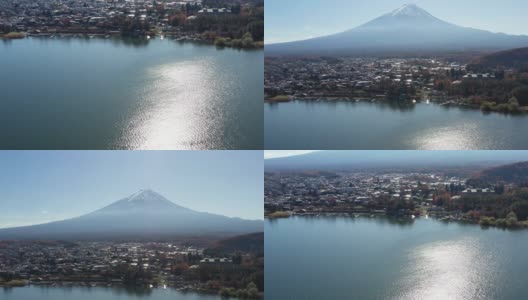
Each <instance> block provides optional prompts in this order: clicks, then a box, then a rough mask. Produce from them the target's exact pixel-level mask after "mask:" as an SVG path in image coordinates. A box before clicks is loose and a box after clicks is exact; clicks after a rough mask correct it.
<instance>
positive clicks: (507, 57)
mask: <svg viewBox="0 0 528 300" xmlns="http://www.w3.org/2000/svg"><path fill="white" fill-rule="evenodd" d="M468 68H469V69H471V70H486V69H521V68H524V69H526V70H528V47H525V48H517V49H511V50H506V51H501V52H496V53H492V54H488V55H485V56H482V57H480V58H478V59H476V60H474V61H473V62H471V63H470V64H469V66H468Z"/></svg>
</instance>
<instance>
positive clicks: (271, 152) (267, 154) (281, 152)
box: [264, 150, 317, 159]
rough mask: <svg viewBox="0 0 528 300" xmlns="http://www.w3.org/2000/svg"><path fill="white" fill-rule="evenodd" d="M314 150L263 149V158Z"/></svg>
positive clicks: (299, 153)
mask: <svg viewBox="0 0 528 300" xmlns="http://www.w3.org/2000/svg"><path fill="white" fill-rule="evenodd" d="M314 151H317V150H266V151H264V158H265V159H270V158H277V157H287V156H294V155H301V154H306V153H310V152H314Z"/></svg>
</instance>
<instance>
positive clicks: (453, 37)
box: [266, 4, 528, 55]
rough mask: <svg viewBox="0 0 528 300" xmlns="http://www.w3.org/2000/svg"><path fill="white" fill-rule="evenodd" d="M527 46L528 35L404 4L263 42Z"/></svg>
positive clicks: (355, 46)
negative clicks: (304, 36) (359, 20)
mask: <svg viewBox="0 0 528 300" xmlns="http://www.w3.org/2000/svg"><path fill="white" fill-rule="evenodd" d="M523 46H524V47H526V46H528V36H515V35H507V34H503V33H492V32H489V31H484V30H478V29H473V28H466V27H461V26H457V25H455V24H451V23H449V22H445V21H443V20H440V19H438V18H436V17H434V16H433V15H431V14H430V13H429V12H427V11H426V10H424V9H422V8H420V7H418V6H417V5H415V4H406V5H404V6H402V7H400V8H398V9H396V10H394V11H392V12H389V13H387V14H384V15H382V16H380V17H378V18H376V19H374V20H372V21H369V22H367V23H365V24H363V25H361V26H358V27H356V28H354V29H351V30H348V31H345V32H341V33H338V34H334V35H329V36H324V37H319V38H314V39H309V40H304V41H296V42H290V43H282V44H272V45H266V54H267V55H280V54H321V55H323V54H364V55H369V54H390V53H407V52H411V53H415V52H419V53H423V52H442V51H466V50H469V51H495V50H504V49H511V48H517V47H523Z"/></svg>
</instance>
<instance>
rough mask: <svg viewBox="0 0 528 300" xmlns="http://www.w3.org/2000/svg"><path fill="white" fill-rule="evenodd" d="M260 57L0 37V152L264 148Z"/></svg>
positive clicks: (178, 46)
mask: <svg viewBox="0 0 528 300" xmlns="http://www.w3.org/2000/svg"><path fill="white" fill-rule="evenodd" d="M263 60H264V58H263V51H241V50H234V49H217V48H216V47H214V46H211V45H199V44H193V43H181V42H176V41H174V40H168V39H165V40H160V39H156V40H123V39H103V38H94V39H83V38H61V39H59V38H28V39H23V40H7V41H6V40H3V41H0V90H1V93H0V99H1V100H0V149H262V147H263V108H262V99H263V74H264V73H263V72H264V71H263V68H264V67H263V64H264V62H263Z"/></svg>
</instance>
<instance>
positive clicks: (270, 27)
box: [265, 0, 528, 43]
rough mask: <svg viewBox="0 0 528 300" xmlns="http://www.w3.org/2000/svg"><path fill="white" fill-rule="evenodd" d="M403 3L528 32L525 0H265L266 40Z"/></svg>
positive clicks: (310, 33) (327, 29)
mask: <svg viewBox="0 0 528 300" xmlns="http://www.w3.org/2000/svg"><path fill="white" fill-rule="evenodd" d="M406 3H415V4H417V5H418V6H420V7H422V8H423V9H425V10H427V11H428V12H429V13H431V14H432V15H433V16H435V17H437V18H440V19H442V20H444V21H447V22H451V23H454V24H457V25H460V26H465V27H473V28H477V29H484V30H489V31H492V32H504V33H509V34H528V18H527V17H526V16H527V12H528V1H526V0H501V1H497V0H463V1H461V0H442V1H438V0H415V1H408V0H324V1H323V0H302V1H299V0H266V20H265V30H266V36H265V40H266V43H278V42H285V41H292V40H301V39H307V38H312V37H317V36H323V35H328V34H332V33H337V32H342V31H345V30H348V29H352V28H354V27H357V26H359V25H361V24H364V23H366V22H368V21H370V20H372V19H374V18H377V17H379V16H381V15H383V14H385V13H388V12H391V11H393V10H395V9H397V8H398V7H400V6H402V5H404V4H406Z"/></svg>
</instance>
